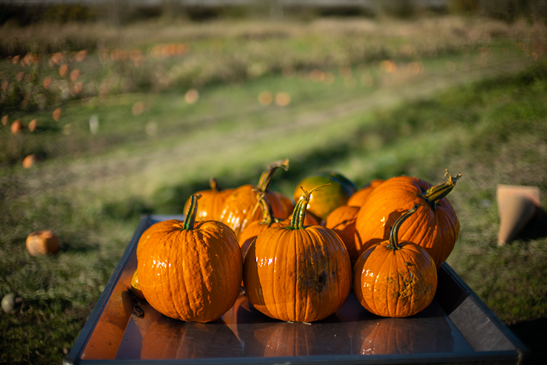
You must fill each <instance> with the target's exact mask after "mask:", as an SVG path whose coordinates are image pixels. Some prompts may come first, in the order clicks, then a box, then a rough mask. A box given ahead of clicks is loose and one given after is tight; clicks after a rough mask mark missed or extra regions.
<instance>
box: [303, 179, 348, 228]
mask: <svg viewBox="0 0 547 365" xmlns="http://www.w3.org/2000/svg"><path fill="white" fill-rule="evenodd" d="M320 185H324V187H323V188H322V189H321V190H320V191H316V192H315V194H314V195H313V196H312V198H311V199H310V201H309V204H308V206H307V209H308V214H309V213H311V214H312V215H315V216H316V217H317V218H318V219H319V220H320V221H321V220H325V219H327V216H328V215H329V214H330V212H332V211H333V210H334V209H336V208H338V207H339V206H341V205H346V204H347V202H348V200H349V198H350V197H351V195H352V194H353V193H354V192H355V185H353V183H352V182H351V181H350V180H349V179H347V178H346V177H344V176H343V175H341V174H338V173H319V174H317V175H314V176H309V177H307V178H305V179H304V180H302V181H301V182H300V183H299V184H298V185H297V186H296V188H295V190H294V194H293V199H294V201H295V202H297V200H298V199H300V196H301V195H302V190H301V189H304V190H308V191H309V190H311V189H313V188H314V187H316V186H320Z"/></svg>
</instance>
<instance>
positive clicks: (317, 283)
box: [298, 271, 327, 293]
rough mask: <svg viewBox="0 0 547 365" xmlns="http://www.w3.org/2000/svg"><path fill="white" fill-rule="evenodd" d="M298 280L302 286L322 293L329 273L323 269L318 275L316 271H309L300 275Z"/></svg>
mask: <svg viewBox="0 0 547 365" xmlns="http://www.w3.org/2000/svg"><path fill="white" fill-rule="evenodd" d="M298 282H299V286H300V287H303V288H307V289H312V290H315V291H316V292H318V293H321V292H322V291H323V288H324V287H325V285H327V274H326V273H325V272H324V271H323V272H321V274H319V276H316V275H315V273H314V272H308V275H306V274H304V275H302V276H300V277H299V280H298Z"/></svg>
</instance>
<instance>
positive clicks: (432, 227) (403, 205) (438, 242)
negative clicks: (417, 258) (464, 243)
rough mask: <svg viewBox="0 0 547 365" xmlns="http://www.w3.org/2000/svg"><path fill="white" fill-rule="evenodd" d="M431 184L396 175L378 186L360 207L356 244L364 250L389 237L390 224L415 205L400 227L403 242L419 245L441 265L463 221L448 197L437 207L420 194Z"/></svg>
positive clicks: (452, 245) (356, 226)
mask: <svg viewBox="0 0 547 365" xmlns="http://www.w3.org/2000/svg"><path fill="white" fill-rule="evenodd" d="M431 186H432V185H431V184H429V183H427V182H425V181H423V180H421V179H418V178H415V177H406V176H401V177H394V178H391V179H388V180H386V181H385V182H383V183H382V184H381V185H379V186H378V187H376V188H375V189H374V191H373V192H372V193H371V195H370V196H369V198H368V200H367V201H366V203H365V204H364V205H363V206H362V207H361V209H360V211H359V214H358V215H357V221H356V223H355V247H356V248H357V250H358V251H359V253H360V254H361V253H363V252H364V251H366V250H367V249H369V248H370V247H372V246H373V245H375V244H377V243H379V242H382V241H385V240H387V239H388V238H389V230H390V227H391V226H393V224H394V223H395V221H396V220H397V218H399V217H400V216H401V215H402V214H403V213H404V212H405V211H407V210H408V209H410V208H411V207H412V206H413V205H414V204H419V205H420V206H419V208H418V210H417V211H416V213H414V214H413V215H412V216H411V217H410V218H408V219H407V220H406V221H405V222H404V223H403V225H402V227H401V232H402V235H401V237H399V239H400V240H401V241H410V242H416V243H418V242H419V244H420V246H421V247H423V248H425V250H426V251H427V252H428V253H429V254H430V255H431V257H432V258H433V260H434V261H435V264H436V266H437V267H440V266H441V265H442V263H443V262H445V261H446V259H447V257H448V256H449V255H450V253H451V252H452V249H453V248H454V245H455V243H456V240H457V239H458V234H459V232H460V223H459V221H458V217H457V216H456V212H455V211H454V208H452V205H451V204H450V202H449V201H448V199H447V198H442V199H441V200H439V201H438V202H437V204H436V207H435V210H433V208H431V206H429V205H428V204H427V203H426V201H425V200H424V199H423V198H421V197H420V196H419V194H423V193H424V192H425V191H426V190H427V189H429V188H430V187H431Z"/></svg>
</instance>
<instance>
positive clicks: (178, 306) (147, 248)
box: [137, 195, 243, 323]
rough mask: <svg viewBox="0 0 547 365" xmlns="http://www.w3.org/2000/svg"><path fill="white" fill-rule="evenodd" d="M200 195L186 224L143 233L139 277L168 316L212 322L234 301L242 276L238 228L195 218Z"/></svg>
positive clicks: (175, 222) (159, 225) (165, 224)
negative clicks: (236, 232)
mask: <svg viewBox="0 0 547 365" xmlns="http://www.w3.org/2000/svg"><path fill="white" fill-rule="evenodd" d="M198 198H199V195H194V196H192V203H191V205H190V208H189V210H188V213H187V215H186V217H187V218H186V220H185V221H184V222H182V221H179V220H175V219H170V220H167V221H163V222H159V223H156V224H154V225H152V226H151V227H150V228H148V230H147V231H145V232H144V233H143V235H142V236H141V239H140V240H139V242H138V245H137V261H138V266H137V270H138V278H139V285H140V289H141V291H142V293H143V295H144V297H145V298H146V301H147V302H148V303H149V304H150V305H151V306H152V307H153V308H154V309H156V310H157V311H158V312H160V313H162V314H164V315H165V316H167V317H171V318H174V319H180V320H183V321H194V322H200V323H205V322H210V321H214V320H216V319H218V318H220V317H221V316H222V315H223V314H224V313H225V312H226V311H227V310H228V309H230V307H231V306H232V305H233V304H234V303H235V301H236V299H237V297H238V295H239V291H240V285H241V280H242V267H243V263H242V259H241V250H240V248H239V245H238V243H237V239H236V237H235V235H234V232H233V231H232V230H231V229H230V227H228V226H226V225H225V224H224V223H221V222H218V221H202V222H196V214H197V209H198V207H197V205H198Z"/></svg>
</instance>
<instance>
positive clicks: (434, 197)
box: [422, 169, 462, 209]
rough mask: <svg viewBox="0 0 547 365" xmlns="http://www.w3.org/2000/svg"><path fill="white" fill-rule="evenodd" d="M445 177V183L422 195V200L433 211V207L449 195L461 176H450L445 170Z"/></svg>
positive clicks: (431, 188)
mask: <svg viewBox="0 0 547 365" xmlns="http://www.w3.org/2000/svg"><path fill="white" fill-rule="evenodd" d="M447 175H448V180H447V181H445V182H441V183H439V184H437V185H434V186H432V187H430V188H429V189H427V191H426V192H425V193H424V194H422V198H424V199H425V200H426V201H427V204H429V206H430V207H431V208H433V209H435V206H436V205H437V203H438V202H439V201H440V200H441V199H442V198H444V197H445V196H447V195H448V194H450V192H451V191H452V189H454V187H455V186H456V182H457V181H458V179H459V178H460V177H462V174H458V175H456V176H452V175H451V174H450V172H448V169H447V170H446V173H445V174H444V176H447Z"/></svg>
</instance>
